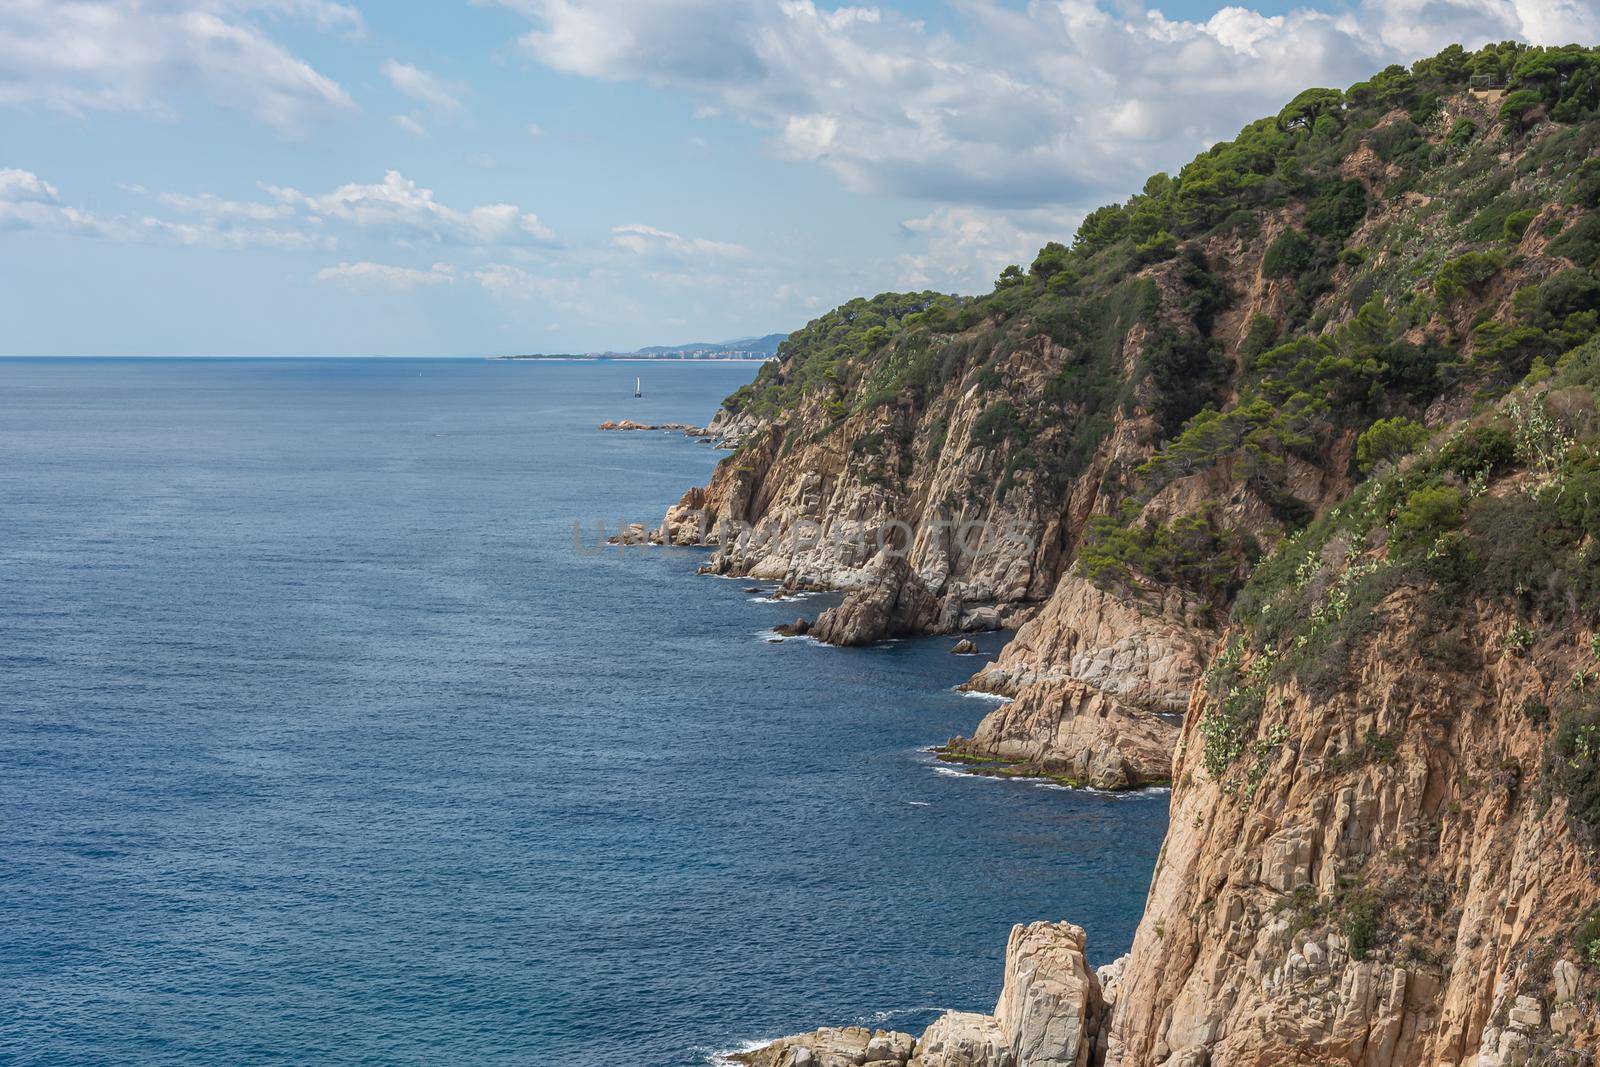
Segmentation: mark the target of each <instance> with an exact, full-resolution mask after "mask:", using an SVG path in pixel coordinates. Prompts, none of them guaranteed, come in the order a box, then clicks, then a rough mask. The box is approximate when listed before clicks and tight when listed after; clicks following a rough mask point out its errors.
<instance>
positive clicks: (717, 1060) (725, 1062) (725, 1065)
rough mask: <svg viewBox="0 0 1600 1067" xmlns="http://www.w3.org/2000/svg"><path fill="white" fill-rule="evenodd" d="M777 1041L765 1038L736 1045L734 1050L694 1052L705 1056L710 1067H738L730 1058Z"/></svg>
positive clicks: (698, 1050)
mask: <svg viewBox="0 0 1600 1067" xmlns="http://www.w3.org/2000/svg"><path fill="white" fill-rule="evenodd" d="M776 1040H778V1039H777V1038H775V1037H765V1038H759V1039H757V1040H755V1041H746V1042H744V1043H743V1044H740V1045H735V1046H734V1047H733V1048H719V1049H705V1048H697V1049H695V1050H694V1051H695V1052H700V1053H703V1054H704V1055H705V1058H706V1064H707V1065H708V1067H738V1065H737V1064H735V1063H734V1061H733V1060H732V1059H730V1058H729V1057H731V1056H739V1055H743V1054H744V1053H746V1052H754V1051H755V1050H756V1049H758V1048H766V1047H767V1046H768V1045H770V1044H772V1043H773V1042H774V1041H776Z"/></svg>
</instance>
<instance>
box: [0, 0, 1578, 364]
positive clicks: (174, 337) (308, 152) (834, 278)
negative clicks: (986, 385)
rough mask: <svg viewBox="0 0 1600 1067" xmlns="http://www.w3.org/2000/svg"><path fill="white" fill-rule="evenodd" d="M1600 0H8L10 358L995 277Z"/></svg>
mask: <svg viewBox="0 0 1600 1067" xmlns="http://www.w3.org/2000/svg"><path fill="white" fill-rule="evenodd" d="M1597 36H1600V14H1597V12H1596V6H1595V5H1594V4H1592V3H1590V2H1589V0H1359V2H1356V3H1353V4H1350V5H1334V4H1326V3H1324V4H1307V5H1291V4H1286V3H1281V2H1263V3H1261V4H1259V5H1257V6H1255V7H1253V8H1243V7H1226V8H1224V7H1222V6H1221V5H1218V4H1215V3H1204V2H1201V0H1172V2H1170V3H1167V4H1165V5H1160V6H1153V5H1152V6H1144V5H1141V4H1139V3H1137V2H1132V0H1130V2H1123V3H1109V2H1107V3H1100V4H1096V3H1092V2H1089V0H1050V2H1044V0H1035V2H1031V3H1029V2H1022V0H949V2H944V0H901V2H898V3H883V4H879V5H876V6H872V5H865V4H856V5H853V6H844V5H832V4H827V3H811V2H807V0H473V2H460V3H453V2H443V3H434V4H426V5H424V4H396V3H385V4H376V3H359V2H355V3H352V2H348V0H346V2H335V0H75V2H63V0H8V2H7V3H6V4H5V5H3V6H0V251H3V257H0V263H3V264H4V266H3V267H0V270H3V274H0V315H3V317H4V321H5V322H6V324H7V329H6V331H5V334H4V340H3V341H0V351H3V352H5V353H7V354H63V355H72V354H115V355H122V354H179V355H198V354H241V355H254V354H330V355H332V354H407V355H420V354H481V353H491V352H506V351H517V352H521V351H587V350H594V349H604V348H623V347H634V346H637V345H643V344H659V343H676V342H682V341H690V340H715V339H722V338H727V337H733V336H740V335H746V334H759V333H766V332H769V331H773V330H786V329H792V328H794V327H795V326H798V325H799V324H801V323H803V322H804V321H805V320H806V319H808V318H810V317H812V316H814V315H815V314H817V313H819V312H820V311H823V310H826V309H827V308H828V307H831V306H833V305H834V304H837V303H839V302H840V301H842V300H845V299H848V298H849V297H851V296H854V295H858V294H870V293H874V292H879V291H882V290H885V289H902V288H923V287H930V288H937V289H941V290H944V291H977V290H980V289H983V288H986V287H987V285H988V283H989V281H990V280H991V279H992V278H993V276H994V274H995V273H996V272H997V271H998V270H999V268H1000V267H1002V266H1004V265H1005V264H1006V263H1007V262H1012V261H1026V259H1027V258H1028V257H1029V256H1031V254H1032V251H1033V250H1034V249H1036V248H1037V246H1038V245H1039V244H1040V243H1042V242H1043V241H1045V240H1049V239H1067V238H1068V237H1070V234H1071V232H1072V230H1073V229H1074V228H1075V226H1076V224H1077V221H1078V219H1080V218H1081V216H1082V214H1083V212H1084V211H1085V210H1087V209H1089V208H1092V207H1094V206H1095V205H1097V204H1099V203H1102V202H1105V201H1107V200H1110V199H1118V198H1121V197H1123V196H1125V195H1127V193H1128V192H1130V191H1133V190H1134V189H1136V188H1137V186H1138V184H1139V183H1140V182H1141V181H1142V179H1143V177H1144V176H1145V175H1146V174H1147V173H1149V172H1151V171H1154V170H1158V169H1168V168H1172V167H1175V166H1177V165H1179V164H1181V163H1182V162H1183V161H1184V160H1186V159H1187V158H1189V157H1190V156H1192V155H1193V154H1194V153H1195V152H1196V151H1198V150H1200V149H1202V148H1204V147H1205V146H1206V145H1207V144H1209V143H1212V142H1214V141H1215V140H1218V139H1221V138H1225V137H1227V136H1229V135H1230V134H1231V133H1232V132H1234V131H1235V130H1237V128H1238V127H1239V125H1240V124H1241V123H1243V122H1245V121H1248V120H1249V119H1251V118H1254V117H1257V116H1259V115H1262V114H1267V113H1270V112H1272V111H1274V110H1276V109H1277V107H1278V106H1280V104H1281V103H1282V102H1283V100H1285V99H1287V98H1288V97H1289V96H1291V95H1293V93H1294V92H1295V91H1297V90H1298V89H1300V88H1303V87H1305V86H1307V85H1311V84H1326V85H1345V84H1348V83H1349V82H1351V81H1353V80H1356V79H1357V78H1359V77H1361V76H1363V75H1364V74H1365V73H1367V72H1369V71H1371V70H1373V69H1377V68H1379V67H1382V66H1383V65H1384V64H1386V63H1389V62H1394V61H1401V62H1408V61H1410V60H1412V59H1415V58H1417V57H1419V56H1422V55H1427V54H1431V53H1432V52H1434V51H1437V49H1438V48H1440V47H1443V46H1444V45H1445V44H1447V43H1450V42H1452V41H1456V40H1462V41H1464V42H1465V43H1468V44H1476V43H1480V42H1482V41H1485V40H1490V39H1496V40H1498V39H1504V38H1522V39H1527V40H1532V41H1536V42H1540V43H1558V42H1565V41H1570V40H1578V41H1582V42H1584V43H1589V44H1593V43H1595V42H1596V39H1597Z"/></svg>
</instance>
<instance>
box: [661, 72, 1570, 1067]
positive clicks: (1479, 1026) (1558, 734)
mask: <svg viewBox="0 0 1600 1067" xmlns="http://www.w3.org/2000/svg"><path fill="white" fill-rule="evenodd" d="M1597 153H1600V53H1597V52H1596V51H1594V50H1585V49H1581V48H1576V47H1572V48H1565V49H1530V48H1525V47H1522V46H1517V45H1499V46H1493V47H1491V48H1487V49H1484V50H1483V51H1481V52H1477V53H1470V54H1469V53H1465V52H1463V51H1462V50H1460V49H1450V50H1447V51H1446V52H1444V53H1441V55H1439V56H1437V57H1434V58H1433V59H1430V60H1426V61H1423V62H1421V63H1418V64H1417V65H1416V66H1415V67H1413V68H1412V69H1411V70H1409V71H1408V70H1405V69H1403V68H1399V67H1394V68H1390V69H1389V70H1386V71H1384V72H1382V73H1381V74H1379V75H1377V76H1375V77H1374V78H1372V79H1370V80H1369V81H1367V82H1363V83H1361V84H1359V85H1357V86H1353V87H1351V88H1350V89H1349V90H1348V91H1346V92H1339V91H1335V90H1310V91H1308V92H1306V93H1304V94H1302V95H1301V96H1300V97H1298V98H1296V100H1295V101H1293V102H1292V103H1291V104H1290V105H1289V106H1288V107H1286V108H1285V109H1284V110H1283V111H1282V112H1281V113H1280V114H1279V115H1277V116H1275V117H1273V118H1271V119H1266V120H1263V121H1262V122H1259V123H1256V124H1253V125H1252V126H1250V127H1248V128H1246V130H1244V131H1242V132H1241V135H1240V137H1239V138H1238V139H1237V140H1236V141H1234V142H1230V143H1226V144H1221V145H1218V146H1216V147H1214V148H1212V149H1211V150H1209V151H1208V152H1207V153H1205V154H1204V155H1202V156H1201V157H1199V158H1197V159H1196V160H1195V161H1194V162H1192V163H1191V164H1189V165H1188V166H1187V167H1185V168H1184V169H1183V171H1181V172H1180V173H1179V174H1178V175H1177V177H1175V178H1168V177H1166V176H1164V175H1159V176H1157V177H1156V178H1154V179H1152V180H1151V181H1150V183H1149V184H1148V185H1147V186H1146V188H1145V191H1144V192H1143V193H1141V194H1140V195H1138V196H1136V197H1134V198H1132V199H1131V200H1130V201H1128V202H1127V203H1126V204H1123V205H1113V206H1111V207H1107V208H1102V209H1100V210H1099V211H1096V212H1094V213H1092V214H1091V215H1090V216H1089V218H1088V219H1087V220H1086V221H1085V223H1084V225H1083V227H1082V228H1081V229H1080V231H1079V233H1078V235H1077V238H1076V240H1075V242H1074V243H1073V246H1072V248H1071V249H1067V248H1064V247H1061V246H1049V247H1047V248H1046V249H1045V250H1043V251H1042V252H1041V253H1040V256H1039V258H1038V260H1037V261H1036V262H1035V263H1034V264H1033V266H1032V269H1031V270H1029V271H1028V272H1022V271H1020V270H1008V271H1007V272H1006V273H1005V274H1003V275H1002V277H1001V279H1000V281H999V283H998V284H997V286H996V290H995V292H994V293H993V294H991V295H989V296H987V297H984V298H980V299H975V300H957V299H954V298H942V297H937V296H935V295H933V294H922V295H918V296H907V297H891V296H886V297H880V298H878V299H877V300H875V301H870V302H867V301H861V302H857V303H855V304H852V305H848V306H847V307H846V308H842V309H840V310H839V311H837V312H834V313H833V314H832V315H831V316H828V317H825V318H824V319H822V320H818V322H817V323H814V324H812V326H811V327H809V328H808V331H806V332H803V333H802V334H801V335H797V337H796V338H795V339H793V340H791V342H790V344H789V345H788V346H786V348H785V350H784V352H783V358H782V360H781V361H780V362H779V363H778V364H777V365H776V366H774V367H773V368H771V369H770V370H769V371H767V372H765V373H764V374H763V376H762V378H761V379H759V380H758V381H757V382H756V383H755V384H754V385H753V386H752V387H750V388H748V389H746V390H744V391H742V392H741V393H740V394H738V395H736V396H735V397H733V398H731V399H730V401H729V403H728V407H727V412H728V415H727V418H729V419H737V420H739V421H740V422H741V424H742V425H744V426H746V427H748V428H749V434H750V436H749V437H747V438H746V443H745V445H744V446H743V447H742V448H741V449H740V450H739V451H738V452H737V453H736V454H735V455H734V456H733V457H731V458H730V459H729V460H728V461H727V462H725V463H724V464H723V465H722V466H721V467H720V468H719V469H718V471H717V473H716V476H715V477H714V479H713V481H712V483H711V485H710V486H709V487H708V488H707V489H706V490H703V491H702V490H696V491H694V492H692V493H691V494H689V495H688V496H686V497H685V499H684V501H683V502H682V503H681V504H680V505H679V506H678V507H677V508H675V509H674V510H673V512H672V514H671V515H669V518H668V521H667V523H665V524H664V525H663V527H662V528H661V530H659V531H658V532H657V536H658V537H662V538H666V539H670V540H674V541H678V542H680V543H703V544H707V545H710V546H713V547H714V548H715V549H716V552H715V555H714V556H713V559H712V563H711V567H712V568H713V569H716V570H719V571H722V572H728V573H753V574H762V575H764V576H768V577H772V578H776V579H780V580H783V581H786V582H788V583H790V584H792V585H796V586H800V585H830V586H836V587H840V588H845V589H848V590H850V591H851V593H850V596H849V597H848V598H847V599H846V601H845V603H844V604H843V605H842V606H841V607H840V608H839V609H837V610H836V611H835V612H833V613H830V614H828V615H825V616H824V617H823V618H822V619H820V620H819V621H818V630H819V632H820V633H821V634H822V635H823V636H824V637H825V638H827V639H830V640H835V641H841V642H864V641H870V640H872V639H874V638H876V637H878V636H881V635H882V634H884V633H888V632H893V631H899V630H911V631H931V632H941V631H951V630H956V629H961V628H968V627H981V626H988V625H993V624H994V623H996V622H1001V623H1012V622H1015V623H1018V624H1019V628H1018V630H1017V633H1016V635H1015V638H1014V639H1013V640H1012V641H1011V642H1010V643H1009V644H1008V645H1007V647H1006V648H1005V650H1004V651H1003V652H1002V653H1001V654H1000V656H999V657H998V658H997V659H996V660H995V662H993V663H991V664H989V665H987V666H986V667H985V668H984V669H983V670H981V671H980V672H979V673H978V674H977V675H976V676H975V677H974V678H973V680H972V682H971V683H970V685H971V686H972V687H973V688H977V689H982V690H986V691H990V692H994V693H998V694H1001V695H1004V696H1007V697H1009V698H1011V700H1010V702H1009V703H1008V704H1006V705H1005V706H1003V707H1002V708H1000V709H999V710H997V711H996V712H994V713H993V714H991V715H990V716H989V717H988V718H987V719H985V721H984V722H983V724H982V725H981V726H980V727H979V729H978V730H977V731H976V734H975V736H974V737H973V738H971V739H957V740H956V741H955V742H953V743H952V746H951V749H952V753H953V754H954V755H955V756H958V757H961V758H967V759H987V760H995V761H1000V762H1004V763H1007V764H1011V765H1017V766H1020V767H1022V768H1023V769H1026V770H1038V771H1042V772H1049V773H1058V774H1061V775H1063V776H1065V777H1071V778H1075V779H1080V780H1083V781H1086V782H1091V783H1096V784H1107V785H1129V784H1134V783H1137V782H1139V781H1148V780H1151V779H1154V778H1160V777H1166V776H1169V775H1170V777H1171V779H1172V781H1173V795H1172V820H1171V827H1170V830H1169V833H1168V837H1167V840H1166V842H1165V845H1164V847H1163V850H1162V853H1161V857H1160V860H1159V861H1158V865H1157V870H1156V872H1155V877H1154V880H1153V883H1152V887H1151V891H1150V896H1149V899H1148V902H1147V907H1146V912H1145V915H1144V917H1143V920H1142V922H1141V924H1140V927H1139V931H1138V934H1137V937H1136V939H1135V943H1134V946H1133V951H1132V952H1131V954H1130V955H1129V956H1127V957H1125V958H1124V959H1123V960H1121V961H1118V963H1117V964H1116V965H1115V966H1114V967H1113V968H1109V969H1103V970H1102V973H1101V974H1100V975H1099V976H1097V977H1094V978H1093V979H1091V980H1088V982H1087V985H1088V986H1089V988H1085V989H1083V999H1082V1003H1083V1005H1084V1008H1083V1010H1082V1011H1081V1012H1079V1014H1078V1016H1077V1018H1078V1019H1079V1020H1080V1021H1079V1022H1078V1023H1075V1024H1074V1025H1076V1026H1077V1027H1078V1030H1079V1033H1078V1040H1077V1042H1076V1043H1075V1044H1073V1045H1072V1046H1071V1050H1072V1051H1071V1055H1070V1057H1068V1058H1063V1055H1064V1054H1060V1055H1058V1054H1056V1053H1051V1054H1049V1055H1045V1054H1043V1053H1038V1052H1034V1053H1030V1052H1028V1051H1027V1047H1028V1044H1027V1040H1026V1039H1024V1038H1021V1037H1019V1034H1021V1033H1022V1032H1023V1029H1025V1028H1019V1025H1018V1024H1017V1022H1016V1018H1015V1016H1008V1015H1007V1013H1006V1012H1005V1011H1003V1010H997V1013H996V1015H995V1016H993V1017H986V1016H972V1017H956V1018H946V1019H942V1020H940V1022H939V1023H938V1024H936V1025H935V1027H934V1028H932V1029H930V1030H929V1031H928V1033H926V1034H924V1035H923V1037H922V1039H921V1040H920V1042H913V1041H912V1039H911V1038H909V1037H906V1038H905V1039H904V1041H899V1039H896V1040H897V1041H899V1043H898V1044H896V1045H895V1046H894V1047H895V1049H896V1052H895V1056H896V1057H898V1059H895V1058H892V1057H891V1059H890V1062H902V1061H904V1060H906V1059H908V1058H910V1057H912V1056H914V1055H915V1056H919V1057H922V1058H921V1059H920V1060H919V1061H913V1062H922V1063H924V1064H926V1065H930V1067H931V1065H932V1064H935V1063H937V1064H943V1065H946V1067H953V1065H956V1064H965V1065H974V1064H1013V1065H1016V1067H1029V1065H1030V1064H1036V1063H1051V1064H1054V1063H1061V1062H1073V1063H1077V1064H1091V1063H1093V1064H1100V1063H1103V1064H1114V1065H1120V1067H1145V1065H1157V1064H1159V1065H1165V1067H1207V1065H1212V1067H1241V1065H1243V1067H1249V1065H1262V1067H1265V1065H1268V1064H1362V1065H1371V1067H1379V1065H1388V1064H1396V1065H1404V1067H1410V1065H1418V1067H1422V1065H1428V1067H1433V1065H1436V1064H1451V1065H1460V1067H1467V1065H1482V1067H1489V1065H1522V1064H1591V1063H1593V1062H1594V1058H1595V1055H1596V1053H1597V1050H1600V852H1597V846H1600V415H1597V414H1596V403H1595V390H1596V389H1597V388H1600V334H1597V325H1600V211H1597V209H1600V158H1597ZM941 520H943V521H944V522H945V523H946V524H948V522H949V521H951V520H954V521H957V522H979V523H987V524H989V525H988V526H987V527H984V530H986V531H987V532H988V536H987V537H984V538H980V545H981V547H979V548H978V550H976V551H970V550H967V549H970V548H971V547H972V546H970V545H968V544H967V543H966V542H964V541H963V540H962V539H961V538H960V537H952V536H950V535H949V534H948V532H937V531H938V530H946V529H947V527H945V526H941V525H940V521H941ZM763 524H765V529H766V532H765V533H762V532H759V531H758V530H757V529H756V528H757V527H761V526H762V525H763ZM813 524H815V527H817V528H820V530H822V531H823V532H826V531H828V530H831V529H843V530H844V531H846V532H849V533H851V534H852V536H853V535H854V534H855V533H856V532H861V531H865V532H867V533H871V534H874V535H875V540H874V539H868V541H867V542H866V547H864V548H863V547H860V546H852V547H846V548H841V547H839V545H838V544H837V543H835V542H830V541H829V540H827V539H826V538H817V537H815V536H810V535H811V534H814V533H815V532H816V531H815V530H814V529H813V528H812V527H813ZM802 527H804V528H805V530H806V532H807V534H808V536H807V537H806V538H800V539H798V540H797V539H795V538H793V537H789V538H786V537H784V536H782V535H783V534H785V533H788V534H793V533H794V532H795V531H796V530H798V529H801V528H802ZM997 531H998V532H997ZM980 532H982V531H980ZM845 540H846V541H848V540H849V539H845ZM885 546H887V548H886V547H885ZM891 549H892V550H894V551H891ZM1069 918H1070V917H1069ZM1069 929H1070V928H1069ZM1091 936H1092V935H1091ZM1074 944H1075V945H1076V947H1077V948H1078V950H1079V951H1080V952H1081V949H1082V944H1081V942H1074ZM1026 955H1027V953H1026V952H1021V951H1019V946H1018V944H1017V937H1016V936H1015V935H1014V937H1013V945H1012V951H1011V952H1010V953H1008V981H1007V989H1008V990H1009V989H1010V988H1011V985H1012V980H1011V974H1012V970H1013V969H1014V968H1015V967H1017V966H1020V961H1021V960H1022V959H1023V957H1024V956H1026ZM1082 970H1083V968H1082V967H1081V965H1069V966H1066V967H1065V972H1066V973H1071V974H1073V975H1078V973H1079V972H1080V971H1082ZM1085 973H1086V972H1085ZM1068 984H1069V985H1072V986H1073V988H1077V985H1082V984H1085V983H1084V982H1083V981H1080V979H1079V978H1076V977H1075V978H1074V979H1073V980H1072V981H1071V982H1069V983H1068ZM1006 1003H1007V1000H1006V996H1005V995H1003V996H1002V1003H1001V1007H1002V1008H1004V1006H1005V1004H1006ZM1008 1019H1009V1022H1008ZM1030 1032H1031V1031H1030ZM1053 1047H1057V1048H1059V1047H1063V1046H1060V1045H1059V1043H1058V1045H1057V1046H1053ZM902 1053H903V1055H902ZM786 1054H787V1053H786ZM810 1054H811V1053H809V1052H808V1053H807V1055H810ZM797 1056H798V1054H795V1055H791V1057H790V1059H789V1060H785V1061H783V1062H786V1063H788V1062H795V1063H798V1062H802V1060H801V1059H800V1058H797ZM774 1062H777V1061H774ZM807 1062H810V1061H807Z"/></svg>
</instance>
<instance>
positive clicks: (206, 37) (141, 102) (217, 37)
mask: <svg viewBox="0 0 1600 1067" xmlns="http://www.w3.org/2000/svg"><path fill="white" fill-rule="evenodd" d="M263 15H273V16H278V17H286V18H296V19H301V20H307V21H310V22H311V23H313V24H314V25H317V26H319V27H321V28H327V29H332V28H345V29H350V30H356V31H359V30H360V28H361V16H360V15H359V14H358V13H357V12H356V11H355V9H354V8H350V7H348V6H347V5H343V4H336V3H329V2H325V0H254V2H252V0H74V2H71V3H61V2H58V0H7V2H6V3H4V4H0V105H14V106H29V105H32V106H45V107H51V108H55V109H58V110H60V111H64V112H67V113H69V114H75V113H82V112H86V111H95V110H111V111H142V112H147V113H151V114H156V115H161V116H171V115H173V114H175V112H176V105H175V102H174V97H175V96H176V95H178V94H179V93H180V92H181V91H183V90H193V91H198V92H200V93H202V94H203V95H205V96H206V97H208V98H209V99H211V100H212V101H214V102H216V103H218V104H221V105H222V106H225V107H230V108H235V109H238V110H240V111H244V112H246V113H249V114H251V115H254V116H255V117H256V118H258V119H260V120H261V121H262V122H265V123H267V124H269V125H271V126H274V127H276V128H278V129H279V130H281V131H284V132H287V133H294V132H297V131H299V130H301V129H303V128H304V127H305V126H306V125H308V124H309V123H311V122H314V121H317V120H319V119H325V118H328V117H330V116H334V115H338V114H340V113H344V112H349V111H352V110H354V107H355V105H354V104H353V103H352V102H351V100H350V97H349V95H348V94H347V93H346V92H345V90H344V89H343V88H342V87H341V86H340V85H339V84H338V83H337V82H335V81H334V80H333V79H331V78H328V77H327V76H325V75H323V74H321V73H319V72H317V71H316V70H315V69H313V68H312V67H311V65H310V64H309V63H307V62H305V61H304V60H302V59H300V58H298V57H296V56H294V55H293V54H291V53H290V52H289V51H288V50H287V49H285V48H284V47H283V46H282V45H280V44H278V43H277V42H276V41H274V40H272V39H271V38H270V37H268V36H267V34H266V33H265V31H264V30H263V29H262V27H261V26H260V25H259V23H258V21H257V20H258V18H259V17H261V16H263Z"/></svg>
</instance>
